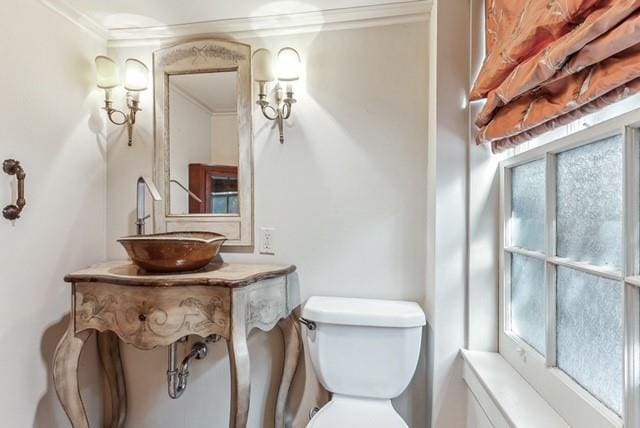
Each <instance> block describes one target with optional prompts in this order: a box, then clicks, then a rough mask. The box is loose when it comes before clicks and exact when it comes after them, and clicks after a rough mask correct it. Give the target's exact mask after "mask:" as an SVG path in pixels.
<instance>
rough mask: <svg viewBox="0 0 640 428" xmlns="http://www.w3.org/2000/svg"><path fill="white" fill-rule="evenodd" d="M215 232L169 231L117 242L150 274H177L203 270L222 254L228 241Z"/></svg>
mask: <svg viewBox="0 0 640 428" xmlns="http://www.w3.org/2000/svg"><path fill="white" fill-rule="evenodd" d="M226 240H227V238H225V237H224V236H223V235H220V234H218V233H213V232H168V233H156V234H151V235H136V236H126V237H124V238H120V239H118V242H119V243H120V244H122V246H123V247H124V248H125V250H127V253H128V254H129V257H130V258H131V260H132V261H133V263H135V264H136V265H138V266H140V267H141V268H142V269H144V270H145V271H148V272H154V273H176V272H187V271H193V270H197V269H200V268H202V267H204V266H206V265H207V264H209V262H211V260H213V258H214V257H216V256H217V255H218V253H219V252H220V247H221V246H222V244H223V243H224V241H226Z"/></svg>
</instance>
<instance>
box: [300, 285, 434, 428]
mask: <svg viewBox="0 0 640 428" xmlns="http://www.w3.org/2000/svg"><path fill="white" fill-rule="evenodd" d="M302 318H303V320H302V321H303V322H305V323H306V324H307V326H308V327H310V328H308V329H307V341H308V345H309V356H310V358H311V362H312V364H313V369H314V371H315V373H316V376H317V377H318V380H319V381H320V382H321V383H322V385H323V386H324V388H325V389H326V390H327V391H329V392H331V393H332V398H331V401H330V402H329V403H328V404H326V405H325V406H324V407H322V409H320V411H318V412H317V413H316V414H315V415H314V417H313V418H312V419H311V421H310V422H309V424H308V425H307V428H340V427H348V428H364V427H367V428H400V427H407V424H406V423H405V422H404V421H403V420H402V418H401V417H400V415H398V414H397V413H396V411H395V410H394V408H393V407H392V405H391V399H392V398H395V397H397V396H398V395H400V394H401V393H402V391H404V389H405V388H406V387H407V385H409V382H410V381H411V378H412V377H413V373H414V372H415V369H416V365H417V364H418V357H419V354H420V341H421V339H422V327H423V326H424V325H425V316H424V312H422V309H421V308H420V306H419V305H418V304H417V303H414V302H403V301H394V300H373V299H354V298H342V297H319V296H314V297H311V298H309V300H308V301H307V303H306V304H305V307H304V309H303V311H302Z"/></svg>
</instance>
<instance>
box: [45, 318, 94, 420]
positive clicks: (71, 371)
mask: <svg viewBox="0 0 640 428" xmlns="http://www.w3.org/2000/svg"><path fill="white" fill-rule="evenodd" d="M91 332H92V330H85V331H82V332H80V333H77V334H76V333H75V332H74V323H73V314H71V321H70V322H69V328H68V329H67V332H66V333H65V334H64V336H62V339H61V340H60V343H58V347H57V348H56V352H55V354H54V357H53V382H54V384H55V388H56V392H57V393H58V399H59V400H60V403H61V404H62V407H63V408H64V411H65V412H66V413H67V416H68V417H69V420H70V421H71V426H72V427H73V428H89V420H88V419H87V413H86V412H85V410H84V404H82V397H81V396H80V388H79V386H78V360H79V359H80V352H82V347H83V346H84V344H85V343H86V342H87V339H88V338H89V336H91Z"/></svg>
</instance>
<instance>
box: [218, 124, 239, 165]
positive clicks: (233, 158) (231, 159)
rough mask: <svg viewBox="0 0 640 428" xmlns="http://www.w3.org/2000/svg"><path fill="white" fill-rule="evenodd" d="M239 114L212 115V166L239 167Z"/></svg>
mask: <svg viewBox="0 0 640 428" xmlns="http://www.w3.org/2000/svg"><path fill="white" fill-rule="evenodd" d="M239 156H240V142H239V141H238V113H236V112H233V113H213V114H212V115H211V165H233V166H238V157H239Z"/></svg>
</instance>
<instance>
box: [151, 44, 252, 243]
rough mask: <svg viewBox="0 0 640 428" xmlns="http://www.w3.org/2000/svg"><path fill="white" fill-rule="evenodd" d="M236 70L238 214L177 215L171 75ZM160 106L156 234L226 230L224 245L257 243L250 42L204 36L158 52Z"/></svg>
mask: <svg viewBox="0 0 640 428" xmlns="http://www.w3.org/2000/svg"><path fill="white" fill-rule="evenodd" d="M216 71H218V72H220V71H237V72H238V79H237V88H236V90H237V102H238V104H237V111H238V141H239V150H240V153H239V161H238V203H239V208H240V209H239V214H189V215H184V214H183V215H172V214H171V211H170V205H169V202H170V201H169V196H170V195H169V179H170V176H169V171H170V169H169V165H170V164H169V153H170V150H169V144H170V142H169V135H170V134H169V91H168V88H169V76H170V75H174V74H194V73H207V72H216ZM153 82H154V98H155V103H154V109H155V154H154V178H155V180H154V181H155V183H156V185H157V187H158V190H159V191H160V194H161V195H162V197H163V200H162V201H155V202H154V204H153V213H154V229H155V232H156V233H159V232H172V231H187V230H202V231H211V232H217V233H221V234H223V235H225V236H226V237H227V238H228V241H227V242H226V243H225V246H227V247H229V246H232V247H248V246H252V245H253V154H252V152H253V151H252V138H253V131H252V118H251V114H252V104H251V100H252V97H251V91H252V82H251V46H249V45H246V44H243V43H237V42H233V41H228V40H216V39H205V40H197V41H191V42H186V43H180V44H178V45H174V46H171V47H167V48H163V49H160V50H158V51H155V52H154V54H153Z"/></svg>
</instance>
